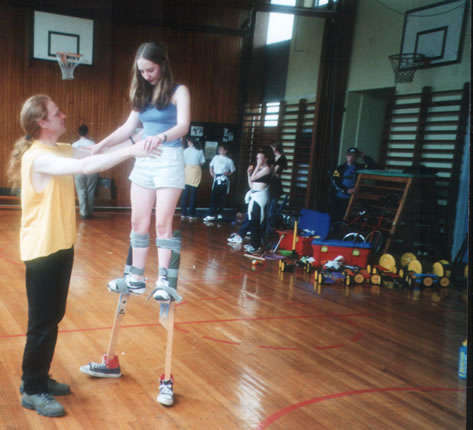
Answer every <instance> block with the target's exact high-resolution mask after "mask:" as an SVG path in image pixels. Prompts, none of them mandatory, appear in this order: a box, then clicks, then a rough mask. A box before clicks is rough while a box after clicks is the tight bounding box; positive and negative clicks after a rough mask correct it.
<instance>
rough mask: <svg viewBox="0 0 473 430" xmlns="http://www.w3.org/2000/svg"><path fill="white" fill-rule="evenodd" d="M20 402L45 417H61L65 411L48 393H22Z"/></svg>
mask: <svg viewBox="0 0 473 430" xmlns="http://www.w3.org/2000/svg"><path fill="white" fill-rule="evenodd" d="M21 404H22V406H23V407H25V408H27V409H34V410H36V412H38V414H40V415H44V416H45V417H62V416H63V415H64V414H65V413H66V411H65V410H64V407H63V406H62V405H61V404H60V403H58V402H57V401H56V399H55V398H54V397H53V396H51V394H49V393H40V394H26V393H24V394H23V397H22V398H21Z"/></svg>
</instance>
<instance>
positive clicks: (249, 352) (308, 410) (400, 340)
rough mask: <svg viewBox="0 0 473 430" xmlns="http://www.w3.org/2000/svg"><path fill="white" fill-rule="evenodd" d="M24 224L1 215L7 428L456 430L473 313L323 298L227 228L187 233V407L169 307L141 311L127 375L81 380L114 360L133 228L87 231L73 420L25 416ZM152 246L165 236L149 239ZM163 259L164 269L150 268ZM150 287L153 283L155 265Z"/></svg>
mask: <svg viewBox="0 0 473 430" xmlns="http://www.w3.org/2000/svg"><path fill="white" fill-rule="evenodd" d="M19 216H20V212H19V211H18V210H8V209H4V210H0V223H1V225H2V229H1V232H0V238H1V240H0V272H1V273H2V278H3V279H2V293H1V296H0V351H1V353H0V381H1V384H0V429H2V430H7V429H8V430H13V429H18V430H30V429H31V430H37V429H64V430H75V429H87V430H89V429H100V430H108V429H114V430H115V429H130V430H131V429H133V430H138V429H140V430H141V429H146V430H148V429H160V430H167V429H172V430H177V429H182V430H184V429H185V430H190V429H192V430H203V429H208V430H217V429H218V430H220V429H225V430H245V429H251V430H263V429H270V430H301V429H304V430H311V429H330V430H332V429H347V428H350V429H376V430H377V429H402V430H405V429H415V430H419V429H429V430H433V429H439V430H440V429H441V430H446V429H455V430H456V429H460V428H464V427H465V413H466V412H465V411H466V391H465V382H464V381H463V380H461V379H459V378H458V377H457V373H456V372H457V360H458V347H459V345H460V344H461V342H462V341H463V340H464V338H465V330H466V329H465V326H466V303H465V302H464V301H463V300H462V298H461V294H460V293H459V292H458V291H456V290H455V289H454V287H453V288H451V289H450V293H449V295H448V296H447V297H444V298H443V299H442V300H441V301H440V302H437V301H432V300H431V298H429V297H424V296H421V297H420V298H419V299H418V300H413V299H412V298H410V297H409V296H408V294H407V292H405V291H401V290H393V289H388V288H386V287H381V288H377V287H372V286H370V285H361V286H354V287H350V288H348V289H347V288H346V287H344V286H342V285H332V286H321V287H320V288H316V289H314V284H313V282H312V277H311V276H310V275H308V274H304V273H303V272H302V271H299V270H300V269H298V270H297V271H296V272H295V273H287V272H286V273H283V274H281V275H280V274H279V273H278V265H277V262H276V261H268V262H266V263H265V264H264V265H256V266H253V267H252V264H251V260H249V259H247V258H245V257H243V252H242V251H238V250H235V249H233V248H232V247H230V246H228V245H227V242H226V238H227V236H228V235H229V234H230V233H231V232H232V231H234V230H233V228H232V226H231V225H230V224H228V223H223V224H221V225H214V226H210V227H208V226H205V225H204V224H203V223H202V222H200V221H194V222H190V221H181V220H180V218H179V217H176V218H175V228H179V229H180V230H181V231H182V234H183V247H182V253H181V269H180V280H179V291H180V293H181V295H182V296H183V297H184V300H183V302H182V303H181V304H179V305H178V306H177V307H176V324H175V334H174V354H173V374H174V377H175V393H176V403H175V405H174V406H173V407H172V408H165V407H163V406H161V405H159V404H158V403H156V400H155V399H156V395H157V380H158V378H159V375H160V374H161V373H162V371H163V365H164V348H165V339H166V332H165V330H164V329H163V328H162V326H160V325H159V323H158V313H159V311H158V306H157V304H155V303H153V302H152V301H147V300H146V297H135V296H132V297H131V299H130V301H129V303H128V310H127V314H126V316H125V317H124V319H123V325H122V329H121V332H120V337H119V340H118V346H117V354H118V355H119V359H120V364H121V368H122V372H123V376H122V377H121V378H119V379H108V380H103V379H94V378H90V377H88V376H86V375H84V374H82V373H80V372H79V366H80V365H82V364H86V363H87V362H89V361H95V362H97V361H100V360H101V356H102V354H103V353H104V352H105V351H106V349H107V346H108V342H109V335H110V331H111V326H112V322H113V317H114V313H115V309H116V305H117V298H118V296H117V295H114V294H112V293H109V292H108V291H107V289H106V283H107V280H109V279H112V278H114V277H117V276H119V275H121V272H122V269H123V264H124V259H125V256H126V253H127V247H128V240H129V239H128V238H129V230H130V227H129V214H128V213H119V212H98V213H97V215H96V217H95V218H93V219H90V220H87V221H78V235H77V242H76V246H75V252H76V257H75V264H74V270H73V276H72V283H71V289H70V294H69V299H68V307H67V312H66V316H65V318H64V320H63V321H62V323H61V325H60V334H59V339H58V343H57V348H56V353H55V357H54V360H53V364H52V369H51V375H52V376H53V377H54V378H55V379H57V380H60V381H64V382H66V383H69V384H70V385H71V388H72V394H71V395H69V396H65V397H63V398H61V399H60V401H61V402H62V403H63V404H64V406H65V408H66V410H67V415H66V416H65V417H62V418H45V417H41V416H39V415H38V414H37V413H36V412H34V411H30V410H26V409H23V408H22V407H21V405H20V394H19V392H18V386H19V382H20V378H21V357H22V352H23V347H24V342H25V328H26V321H27V308H26V297H25V288H24V266H23V263H22V262H20V260H19V254H18V226H19ZM152 241H153V243H154V233H153V234H152ZM151 254H152V255H151ZM151 254H150V256H149V258H148V262H149V263H148V264H147V266H146V273H147V276H148V277H149V281H148V288H149V289H150V288H151V286H152V285H153V283H154V281H155V276H156V267H155V266H156V257H155V251H154V250H153V251H152V253H151Z"/></svg>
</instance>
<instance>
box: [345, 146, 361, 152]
mask: <svg viewBox="0 0 473 430" xmlns="http://www.w3.org/2000/svg"><path fill="white" fill-rule="evenodd" d="M359 153H360V151H359V150H358V148H355V147H354V146H352V147H351V148H348V149H347V154H359Z"/></svg>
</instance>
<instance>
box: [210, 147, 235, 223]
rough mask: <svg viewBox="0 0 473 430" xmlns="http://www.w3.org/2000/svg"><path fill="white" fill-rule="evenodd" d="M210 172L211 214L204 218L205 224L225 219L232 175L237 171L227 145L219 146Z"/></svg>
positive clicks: (211, 163)
mask: <svg viewBox="0 0 473 430" xmlns="http://www.w3.org/2000/svg"><path fill="white" fill-rule="evenodd" d="M209 170H210V175H211V176H212V178H213V183H212V194H211V195H210V207H209V214H208V215H207V216H206V217H205V218H204V221H205V222H208V221H215V220H216V219H218V220H221V219H223V207H224V204H225V198H226V196H227V194H228V193H229V192H230V175H231V174H232V173H233V172H234V171H235V164H234V163H233V160H232V159H231V158H230V157H229V156H228V146H227V144H226V143H220V144H219V145H218V154H217V155H215V156H214V157H213V158H212V161H211V162H210V166H209Z"/></svg>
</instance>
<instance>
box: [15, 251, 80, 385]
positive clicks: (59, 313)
mask: <svg viewBox="0 0 473 430" xmlns="http://www.w3.org/2000/svg"><path fill="white" fill-rule="evenodd" d="M73 260H74V248H70V249H64V250H60V251H57V252H55V253H54V254H51V255H48V256H47V257H40V258H36V259H34V260H29V261H25V265H26V294H27V298H28V331H27V333H26V345H25V351H24V354H23V365H22V370H23V381H24V384H25V386H24V387H25V392H26V393H28V394H38V393H44V392H46V391H47V382H48V375H49V369H50V367H51V361H52V359H53V355H54V349H55V347H56V341H57V334H58V325H59V322H60V321H61V320H62V318H63V317H64V314H65V312H66V300H67V294H68V292H69V282H70V279H71V272H72V263H73Z"/></svg>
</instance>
